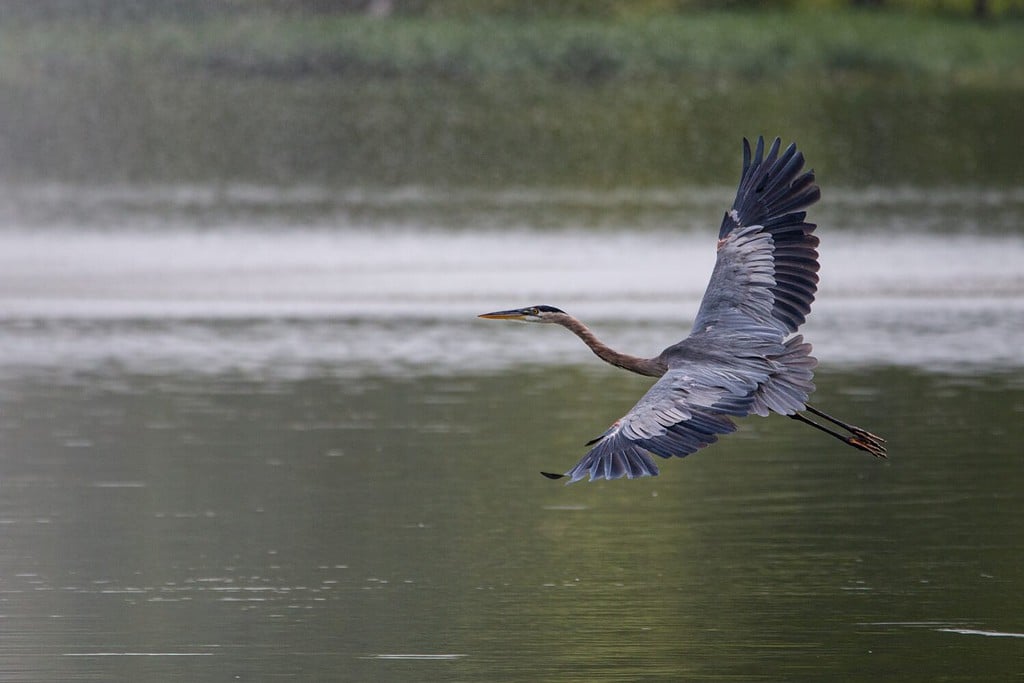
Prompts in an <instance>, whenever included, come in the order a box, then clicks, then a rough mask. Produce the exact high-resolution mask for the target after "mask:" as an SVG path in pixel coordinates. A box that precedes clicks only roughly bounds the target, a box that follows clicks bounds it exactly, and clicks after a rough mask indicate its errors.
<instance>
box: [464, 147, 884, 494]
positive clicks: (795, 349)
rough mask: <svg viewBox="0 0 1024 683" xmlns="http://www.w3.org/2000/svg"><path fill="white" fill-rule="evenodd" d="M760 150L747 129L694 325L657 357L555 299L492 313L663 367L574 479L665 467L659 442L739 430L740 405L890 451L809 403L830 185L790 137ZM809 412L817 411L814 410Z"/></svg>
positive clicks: (696, 444)
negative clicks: (824, 196)
mask: <svg viewBox="0 0 1024 683" xmlns="http://www.w3.org/2000/svg"><path fill="white" fill-rule="evenodd" d="M780 146H781V140H779V139H778V138H776V139H775V141H774V143H773V144H772V145H771V147H770V148H769V149H768V150H767V153H766V152H765V143H764V138H758V140H757V146H756V148H755V150H754V152H753V154H751V149H750V143H749V142H748V141H747V140H746V139H744V140H743V173H742V175H741V177H740V185H739V189H738V190H737V192H736V200H735V201H734V202H733V205H732V208H731V209H730V210H729V211H728V212H727V213H726V214H725V217H724V218H723V219H722V227H721V228H720V229H719V231H718V256H717V260H716V262H715V267H714V270H713V271H712V273H711V282H710V283H709V284H708V288H707V291H706V292H705V293H704V299H703V300H702V301H701V304H700V308H699V309H698V311H697V317H696V319H695V321H694V323H693V329H692V330H691V331H690V334H689V336H687V337H686V338H685V339H683V340H682V341H680V342H678V343H676V344H673V345H672V346H669V347H668V348H667V349H665V350H664V351H662V352H661V353H660V354H658V355H657V356H655V357H654V358H639V357H636V356H630V355H628V354H625V353H621V352H619V351H615V350H614V349H612V348H609V347H608V346H606V345H605V344H603V343H602V342H601V341H599V340H598V339H597V337H596V336H594V333H593V332H591V331H590V329H589V328H588V327H587V326H586V325H584V324H583V323H582V322H580V321H579V320H577V319H576V318H574V317H573V316H571V315H569V314H568V313H566V312H565V311H562V310H560V309H558V308H555V307H554V306H530V307H528V308H518V309H514V310H509V311H497V312H495V313H485V314H483V315H481V316H480V317H481V318H488V319H492V320H520V321H525V322H532V323H554V324H556V325H561V326H562V327H565V328H566V329H568V330H569V331H571V332H573V333H574V334H575V335H576V336H578V337H579V338H580V339H582V340H583V343H584V344H586V345H587V346H589V347H590V349H591V350H592V351H593V352H594V353H595V354H597V356H598V357H599V358H601V360H603V361H605V362H607V363H611V364H612V365H615V366H617V367H620V368H623V369H625V370H630V371H631V372H635V373H638V374H641V375H647V376H649V377H658V378H660V379H658V381H657V382H655V383H654V385H653V386H652V387H651V388H650V390H648V392H647V393H646V394H644V396H643V397H642V398H641V399H640V401H639V402H638V403H637V404H636V405H635V406H633V408H632V410H630V411H629V412H628V413H626V414H625V415H624V416H623V417H621V418H620V419H618V420H616V421H615V423H614V424H613V425H612V426H611V427H609V428H608V430H607V431H606V432H605V433H604V434H602V435H601V436H599V437H597V438H596V439H594V440H592V441H590V442H589V443H588V444H587V446H592V448H591V449H590V451H589V452H588V453H587V454H586V455H585V456H584V457H583V459H582V460H580V461H579V463H577V464H576V466H575V467H573V468H572V469H571V470H569V471H568V472H566V473H565V474H550V473H547V472H544V473H543V474H544V475H545V476H547V477H550V478H552V479H560V478H562V477H568V479H569V482H570V483H572V482H575V481H579V480H580V479H583V478H585V477H587V476H589V478H590V480H591V481H593V480H596V479H618V478H620V477H628V478H630V479H633V478H635V477H646V476H657V474H658V466H657V465H656V464H655V462H654V460H653V459H652V458H651V454H653V455H657V456H660V457H662V458H671V457H678V458H681V457H684V456H687V455H689V454H690V453H693V452H695V451H697V450H698V449H700V448H703V447H705V446H708V445H710V444H712V443H714V442H715V441H717V440H718V435H719V434H728V433H730V432H733V431H735V430H736V425H735V424H734V423H733V421H732V420H731V419H730V418H731V417H742V416H745V415H750V414H755V415H760V416H762V417H766V416H767V415H768V414H769V413H773V412H774V413H778V414H780V415H786V416H788V417H791V418H793V419H794V420H798V421H800V422H803V423H804V424H807V425H810V426H812V427H814V428H816V429H819V430H821V431H822V432H825V433H826V434H829V435H830V436H833V437H835V438H836V439H839V440H840V441H842V442H843V443H845V444H847V445H848V446H852V447H853V448H856V449H859V450H862V451H866V452H868V453H870V454H871V455H874V456H876V457H879V458H884V457H886V452H885V439H883V438H881V437H879V436H875V435H874V434H872V433H870V432H868V431H866V430H864V429H861V428H860V427H856V426H854V425H852V424H848V423H846V422H843V421H842V420H839V419H836V418H834V417H832V416H831V415H828V414H827V413H824V412H822V411H821V410H818V409H817V408H815V407H813V406H811V405H809V404H808V403H807V397H808V396H810V394H811V393H812V392H813V391H814V384H813V382H812V380H813V376H814V368H815V366H816V365H817V363H818V361H817V359H815V358H814V357H813V356H812V355H811V345H810V344H809V343H807V342H805V341H804V339H803V337H802V336H801V335H799V334H795V333H796V331H797V330H798V329H799V327H800V325H802V324H803V322H804V320H805V319H806V317H807V314H808V313H810V311H811V303H812V302H813V301H814V294H815V292H816V291H817V289H818V274H817V273H818V252H817V250H816V247H817V246H818V238H817V237H815V236H814V234H813V232H814V229H815V227H816V226H815V224H813V223H808V222H807V221H806V220H805V218H806V216H807V212H806V211H804V209H806V208H807V207H808V206H810V205H811V204H813V203H814V202H816V201H818V199H819V198H820V196H821V192H820V190H819V189H818V186H817V185H816V184H815V182H814V172H813V171H807V172H805V173H801V171H802V169H803V167H804V156H803V154H802V153H800V152H799V151H797V148H796V145H795V144H791V145H790V146H789V147H788V148H787V149H786V150H785V151H784V152H782V153H781V154H779V149H780ZM805 412H806V413H809V414H811V415H813V416H814V417H816V418H818V420H821V421H824V424H823V423H822V422H821V421H816V420H814V419H812V418H811V417H808V416H807V415H804V413H805Z"/></svg>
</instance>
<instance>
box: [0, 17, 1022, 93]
mask: <svg viewBox="0 0 1024 683" xmlns="http://www.w3.org/2000/svg"><path fill="white" fill-rule="evenodd" d="M0 41H2V42H0V45H2V48H0V49H2V55H3V60H2V62H0V68H2V69H3V71H4V72H5V73H4V75H5V76H6V77H7V78H11V77H16V74H17V72H18V71H19V70H20V71H24V70H29V71H35V70H38V69H40V68H48V69H53V68H55V67H61V66H64V67H67V68H80V67H81V65H82V64H88V63H90V62H93V63H95V62H100V63H102V64H103V65H104V66H107V65H110V64H125V63H131V64H138V63H143V64H150V65H159V66H161V67H166V68H170V69H174V70H176V71H181V70H183V69H184V70H186V71H188V70H192V71H200V72H210V73H220V74H227V75H240V76H267V77H274V78H298V77H310V76H331V77H344V78H361V79H366V78H396V77H414V78H424V77H429V78H439V79H455V80H461V81H481V80H487V79H494V78H515V79H517V80H519V79H531V78H546V79H554V80H562V81H577V82H586V83H603V82H607V81H612V80H626V81H632V80H635V79H646V80H670V81H677V80H680V79H683V80H686V79H695V78H696V79H707V78H712V79H722V78H726V79H740V80H744V79H760V78H765V77H771V78H775V79H785V78H797V79H806V78H829V77H833V76H836V75H842V76H848V75H855V76H866V77H870V78H887V79H891V78H898V77H901V76H903V77H909V78H913V79H917V78H922V77H924V78H933V79H941V80H943V81H947V82H948V81H955V82H956V83H961V84H964V83H966V84H972V83H973V84H978V83H982V84H986V83H987V84H996V83H998V84H1000V85H1002V86H1010V85H1012V86H1015V87H1021V86H1024V24H1022V23H1019V22H1017V21H1012V20H1006V21H1002V22H995V23H977V22H971V21H966V20H963V19H956V18H953V17H951V16H945V15H939V16H931V15H923V14H918V13H914V14H911V13H898V12H884V13H883V12H867V11H860V12H858V11H833V12H826V11H758V12H694V13H685V14H679V13H671V14H643V15H641V16H638V17H627V18H623V19H617V20H605V19H599V18H584V19H579V18H566V17H556V18H550V17H549V18H535V19H531V20H520V19H516V18H509V17H501V16H494V15H485V16H482V17H472V16H461V17H459V18H457V19H451V18H435V17H422V16H421V17H409V16H399V17H392V18H387V19H373V18H369V17H365V16H361V15H351V14H331V15H323V16H311V15H309V14H291V13H289V14H273V13H251V14H249V13H247V14H242V15H238V16H235V15H212V16H210V17H208V18H206V19H205V20H202V21H190V22H184V21H159V22H157V21H153V22H146V23H127V24H124V23H122V24H113V23H104V24H97V23H95V22H91V21H87V20H71V21H65V22H35V23H31V22H30V23H27V24H24V25H19V24H14V25H10V24H8V25H6V26H5V27H2V28H0Z"/></svg>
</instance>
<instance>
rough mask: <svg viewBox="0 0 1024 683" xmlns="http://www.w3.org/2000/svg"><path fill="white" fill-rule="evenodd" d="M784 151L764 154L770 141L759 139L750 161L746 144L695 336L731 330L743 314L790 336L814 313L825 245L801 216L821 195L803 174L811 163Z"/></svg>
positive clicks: (775, 146)
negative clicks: (718, 329) (821, 249)
mask: <svg viewBox="0 0 1024 683" xmlns="http://www.w3.org/2000/svg"><path fill="white" fill-rule="evenodd" d="M780 144H781V141H780V140H779V139H778V138H776V139H775V142H774V143H773V144H772V146H771V148H770V149H769V150H768V154H767V155H765V153H764V138H758V140H757V149H756V152H755V153H754V156H753V159H751V153H750V143H749V142H747V140H743V174H742V176H741V178H740V185H739V189H738V190H737V192H736V200H735V201H734V202H733V205H732V209H731V210H730V211H729V212H728V213H726V214H725V218H724V219H723V220H722V227H721V229H720V230H719V232H718V259H717V261H716V262H715V269H714V271H713V272H712V274H711V282H710V283H708V288H707V291H706V292H705V293H704V299H703V300H702V301H701V305H700V309H699V310H698V311H697V318H696V320H695V321H694V324H693V330H694V332H698V331H703V330H707V329H709V328H713V327H715V326H718V327H722V326H725V325H727V324H729V323H730V321H735V316H736V314H740V315H741V316H743V317H744V318H746V319H748V320H749V321H751V322H754V323H757V324H762V325H768V326H771V327H773V328H776V329H778V330H779V332H780V334H782V335H785V334H787V333H791V332H795V331H796V330H797V328H798V327H800V325H801V324H803V322H804V320H805V319H806V316H807V314H808V313H810V310H811V302H813V301H814V294H815V292H816V291H817V289H818V275H817V272H818V252H817V251H816V249H815V248H816V247H817V246H818V238H817V237H815V236H814V235H813V234H811V233H812V232H813V231H814V228H815V227H816V226H815V225H814V224H813V223H807V222H805V221H804V218H805V217H806V215H807V213H806V212H805V211H801V210H800V209H803V208H805V207H807V206H810V205H811V204H813V203H814V202H816V201H818V199H819V198H820V196H821V192H820V191H819V189H818V186H817V185H815V184H814V172H813V171H808V172H806V173H803V174H802V175H801V174H800V171H801V169H802V168H803V166H804V156H803V154H801V153H800V152H799V151H797V148H796V145H795V144H793V145H790V146H789V147H788V148H787V149H786V151H784V152H783V153H782V155H781V156H779V146H780Z"/></svg>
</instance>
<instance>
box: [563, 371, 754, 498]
mask: <svg viewBox="0 0 1024 683" xmlns="http://www.w3.org/2000/svg"><path fill="white" fill-rule="evenodd" d="M767 379H768V373H767V371H764V372H750V371H749V370H742V371H737V370H736V369H734V368H728V367H725V366H721V367H717V366H711V365H707V364H703V363H688V364H680V365H678V366H677V367H674V368H672V369H670V370H669V371H668V372H667V373H665V375H664V376H663V377H662V378H661V379H660V380H658V381H657V382H656V383H655V384H654V385H653V386H652V387H651V388H650V390H648V392H647V393H646V394H644V396H643V397H642V398H641V399H640V401H639V402H638V403H637V404H636V405H635V406H633V409H632V410H630V411H629V412H628V413H626V414H625V415H624V416H623V417H622V418H621V419H619V420H618V421H616V422H615V424H614V425H612V426H611V428H609V429H608V431H606V432H605V433H604V434H602V435H601V436H600V437H598V438H597V439H595V440H594V441H592V442H591V443H592V444H594V447H593V448H592V449H591V450H590V451H589V452H588V453H587V454H586V455H585V456H584V457H583V459H582V460H580V461H579V463H577V464H576V466H575V467H573V468H572V469H571V470H569V471H568V472H566V476H567V477H569V483H572V482H575V481H579V480H580V479H584V478H586V477H588V476H589V478H590V480H591V481H593V480H595V479H618V478H619V477H628V478H630V479H633V478H635V477H644V476H656V475H657V474H658V466H657V465H656V464H655V463H654V460H653V459H652V458H651V456H650V454H654V455H658V456H660V457H663V458H670V457H679V458H681V457H684V456H686V455H689V454H690V453H693V452H695V451H696V450H698V449H700V448H703V447H704V446H707V445H709V444H712V443H714V442H715V441H717V440H718V436H719V435H720V434H728V433H730V432H733V431H735V430H736V425H735V424H733V422H732V420H731V419H729V416H737V417H738V416H743V415H747V414H748V413H749V412H750V409H751V406H752V405H753V403H754V401H755V392H756V390H757V388H758V386H759V384H761V383H763V382H764V381H766V380H767Z"/></svg>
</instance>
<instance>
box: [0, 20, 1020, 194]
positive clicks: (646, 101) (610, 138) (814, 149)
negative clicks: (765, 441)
mask: <svg viewBox="0 0 1024 683" xmlns="http://www.w3.org/2000/svg"><path fill="white" fill-rule="evenodd" d="M1022 109H1024V0H983V1H979V0H783V1H780V2H752V1H749V0H728V1H725V2H710V1H709V0H632V1H627V2H612V1H611V0H590V1H584V0H565V1H561V2H554V1H549V2H542V1H539V0H535V1H531V0H479V1H470V0H264V1H262V2H255V1H243V0H165V1H162V2H156V1H154V0H10V1H9V2H5V3H3V4H2V5H0V177H2V178H8V179H24V180H39V179H43V180H60V181H76V182H77V181H86V182H90V183H98V182H99V183H103V182H112V181H118V182H182V181H186V180H187V181H190V182H192V181H195V182H206V181H217V182H258V183H272V184H276V183H285V184H291V183H302V182H313V183H327V184H331V185H336V184H341V185H346V186H350V185H353V184H355V185H382V184H383V185H395V184H399V185H408V184H455V185H465V184H472V185H479V184H485V185H488V186H499V187H501V186H505V185H507V184H513V185H536V184H558V185H571V186H581V185H582V186H595V185H596V186H619V185H624V184H625V185H637V184H643V185H657V186H666V185H674V184H677V183H680V182H682V183H693V182H698V183H709V182H710V183H719V182H721V183H728V182H731V178H732V176H733V175H734V173H735V168H734V167H735V164H734V163H733V161H734V159H733V157H734V155H735V152H734V150H736V149H737V145H738V143H739V139H740V137H741V136H744V135H747V136H754V135H757V134H759V133H761V132H767V133H768V134H776V133H777V134H779V135H782V136H783V137H784V138H787V139H799V141H800V142H801V145H802V146H803V147H804V149H806V150H807V152H808V155H809V157H813V158H814V159H815V160H816V161H815V165H816V167H817V168H818V170H819V171H822V172H823V173H827V174H829V175H830V178H831V180H833V182H840V183H849V184H868V183H890V184H901V185H902V184H929V185H934V184H950V183H961V184H963V183H968V184H985V183H992V184H995V185H1000V186H1005V185H1007V184H1010V185H1012V184H1015V183H1019V182H1024V168H1022V165H1021V164H1020V161H1019V155H1018V154H1017V153H1015V148H1014V146H1013V145H1011V144H1008V143H1007V141H1008V140H1012V139H1017V138H1019V137H1020V135H1024V121H1022V119H1024V117H1021V116H1020V113H1019V112H1020V111H1021V110H1022ZM727 152H728V153H727ZM681 156H682V158H685V159H687V163H686V164H683V163H681V162H680V158H681Z"/></svg>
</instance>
